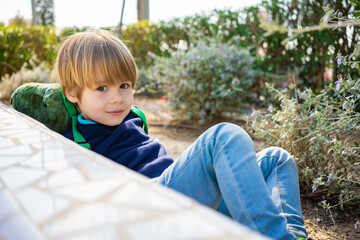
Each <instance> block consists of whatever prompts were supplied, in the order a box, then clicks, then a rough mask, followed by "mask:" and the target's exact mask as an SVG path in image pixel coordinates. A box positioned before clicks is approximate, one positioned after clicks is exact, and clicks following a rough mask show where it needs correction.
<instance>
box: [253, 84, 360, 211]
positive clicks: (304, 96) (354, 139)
mask: <svg viewBox="0 0 360 240" xmlns="http://www.w3.org/2000/svg"><path fill="white" fill-rule="evenodd" d="M270 88H271V87H270ZM295 89H296V87H295V86H294V85H291V87H289V88H288V89H285V90H283V91H278V90H275V89H274V88H272V90H273V91H276V92H277V97H278V99H279V100H280V102H281V104H280V108H279V109H276V110H274V109H272V108H271V107H270V109H269V110H270V113H265V114H264V113H261V112H260V111H254V112H253V114H252V117H250V118H249V120H248V126H249V131H250V133H251V134H253V136H254V137H255V138H257V139H259V140H261V141H262V143H263V145H264V146H271V145H272V146H274V145H275V146H280V147H283V148H285V149H287V150H288V151H289V152H290V153H291V154H292V155H293V156H294V157H295V160H296V161H297V164H298V168H299V176H300V186H301V189H302V191H303V192H304V193H306V195H309V196H313V197H315V198H316V197H319V198H320V197H322V196H326V199H329V200H336V199H337V200H336V201H337V202H338V204H341V205H343V204H348V203H357V202H358V201H359V200H360V174H359V173H360V147H359V144H360V125H359V123H360V113H359V112H357V111H355V110H356V106H357V104H358V101H359V99H360V79H351V78H349V79H348V80H346V81H345V80H344V81H338V82H336V84H330V85H329V86H328V87H326V88H325V89H323V90H322V91H321V92H320V93H319V94H314V92H313V91H311V90H310V89H306V90H305V91H303V92H300V91H298V90H295ZM290 90H292V91H296V96H294V97H291V91H290Z"/></svg>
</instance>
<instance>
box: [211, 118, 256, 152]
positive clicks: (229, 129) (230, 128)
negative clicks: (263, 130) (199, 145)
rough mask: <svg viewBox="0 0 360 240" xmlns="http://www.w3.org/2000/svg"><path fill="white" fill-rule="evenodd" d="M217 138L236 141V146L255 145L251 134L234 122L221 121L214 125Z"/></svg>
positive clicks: (224, 140)
mask: <svg viewBox="0 0 360 240" xmlns="http://www.w3.org/2000/svg"><path fill="white" fill-rule="evenodd" d="M212 128H213V130H214V135H216V138H218V139H221V140H222V141H223V142H232V143H235V145H234V146H239V147H240V146H251V147H254V142H253V141H252V139H251V137H250V136H249V134H248V133H247V132H246V131H245V130H244V129H243V128H242V127H240V126H238V125H236V124H233V123H226V122H224V123H219V124H216V125H215V126H213V127H212Z"/></svg>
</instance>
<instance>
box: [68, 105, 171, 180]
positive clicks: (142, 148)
mask: <svg viewBox="0 0 360 240" xmlns="http://www.w3.org/2000/svg"><path fill="white" fill-rule="evenodd" d="M85 121H86V120H85ZM82 122H84V121H82ZM142 125H143V122H142V120H141V119H140V118H139V117H138V116H136V115H135V114H133V113H131V112H130V113H129V115H128V116H127V117H126V118H125V119H124V121H123V122H122V123H121V124H120V125H117V126H106V125H102V124H99V123H95V122H93V124H83V123H80V122H79V121H78V123H77V129H78V131H79V132H80V133H81V134H82V135H83V137H84V138H85V140H86V141H87V142H88V143H89V144H90V146H91V150H93V151H95V152H97V153H99V154H101V155H103V156H105V157H107V158H109V159H111V160H113V161H115V162H117V163H119V164H121V165H124V166H125V167H128V168H130V169H132V170H134V171H136V172H139V173H141V174H143V175H145V176H148V177H150V178H154V177H157V176H159V175H160V174H161V173H162V172H163V171H164V170H165V169H166V168H167V167H168V166H169V165H171V164H172V163H173V161H174V160H173V159H172V158H171V157H170V155H168V154H167V152H166V150H165V148H164V146H162V145H161V144H160V143H159V142H156V141H154V140H153V139H152V138H150V137H149V136H148V135H147V134H146V133H145V131H144V130H143V129H142ZM64 136H65V137H67V138H69V139H71V140H74V136H73V132H72V130H69V131H67V132H65V134H64Z"/></svg>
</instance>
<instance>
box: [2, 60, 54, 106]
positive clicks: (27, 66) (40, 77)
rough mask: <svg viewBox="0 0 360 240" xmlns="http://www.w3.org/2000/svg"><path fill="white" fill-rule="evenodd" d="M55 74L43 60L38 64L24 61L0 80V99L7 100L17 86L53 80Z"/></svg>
mask: <svg viewBox="0 0 360 240" xmlns="http://www.w3.org/2000/svg"><path fill="white" fill-rule="evenodd" d="M55 79H56V75H55V74H52V73H51V71H50V68H49V67H48V66H47V64H46V63H45V62H42V63H40V64H38V63H35V62H34V61H30V63H24V65H23V66H22V67H21V69H20V71H18V72H16V73H13V74H12V75H11V76H10V75H9V74H6V75H5V76H4V77H2V78H1V82H0V100H9V99H10V97H11V94H12V93H13V92H14V91H15V89H17V88H18V87H19V86H21V85H23V84H24V83H29V82H54V81H56V80H55Z"/></svg>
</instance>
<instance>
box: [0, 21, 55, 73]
mask: <svg viewBox="0 0 360 240" xmlns="http://www.w3.org/2000/svg"><path fill="white" fill-rule="evenodd" d="M58 43H59V37H58V36H57V35H56V32H55V28H54V27H46V26H34V27H30V28H27V27H21V26H12V25H9V26H4V25H0V77H2V76H4V75H5V74H12V73H14V72H16V71H19V70H20V68H21V67H22V66H23V65H24V63H27V62H29V61H30V59H33V58H34V57H35V56H36V58H37V59H38V60H40V61H42V62H45V63H46V64H47V65H51V64H52V63H53V61H54V59H55V57H56V51H57V47H58Z"/></svg>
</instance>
